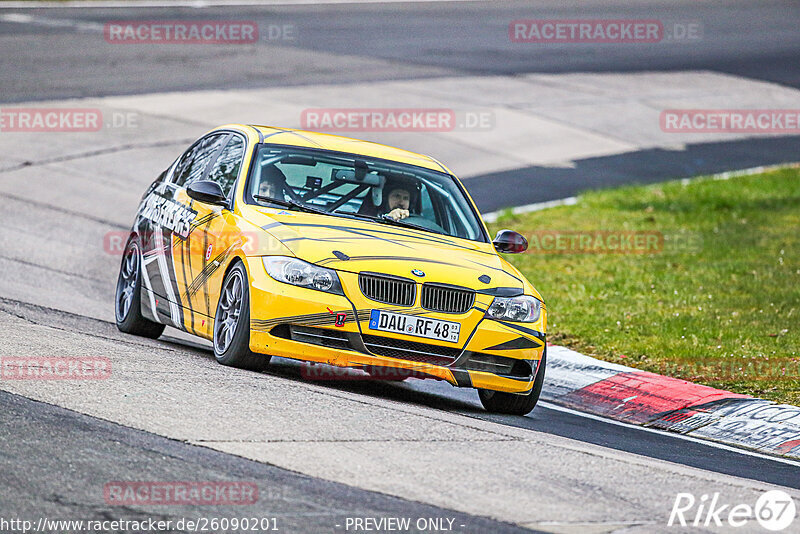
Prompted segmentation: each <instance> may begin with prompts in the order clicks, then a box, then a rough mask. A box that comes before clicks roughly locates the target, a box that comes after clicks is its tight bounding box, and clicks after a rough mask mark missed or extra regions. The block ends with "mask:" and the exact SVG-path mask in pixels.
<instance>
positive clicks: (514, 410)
mask: <svg viewBox="0 0 800 534" xmlns="http://www.w3.org/2000/svg"><path fill="white" fill-rule="evenodd" d="M546 367H547V347H545V349H544V353H542V361H541V363H540V364H539V368H538V370H537V371H536V378H535V379H534V381H533V388H531V392H530V393H528V394H527V395H517V394H515V393H504V392H502V391H491V390H489V389H479V390H478V397H480V399H481V404H483V407H484V408H486V410H487V411H489V412H493V413H504V414H509V415H527V414H529V413H531V411H533V409H534V407H535V406H536V403H537V402H539V395H541V393H542V385H544V370H545V368H546Z"/></svg>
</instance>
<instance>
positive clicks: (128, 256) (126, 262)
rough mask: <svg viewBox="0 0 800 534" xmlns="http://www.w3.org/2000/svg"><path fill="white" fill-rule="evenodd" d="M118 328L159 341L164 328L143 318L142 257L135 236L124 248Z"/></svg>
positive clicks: (116, 308) (117, 305) (117, 296)
mask: <svg viewBox="0 0 800 534" xmlns="http://www.w3.org/2000/svg"><path fill="white" fill-rule="evenodd" d="M114 316H115V318H116V322H117V328H119V330H120V331H121V332H125V333H126V334H133V335H134V336H142V337H149V338H152V339H156V338H157V337H158V336H160V335H161V334H162V333H163V332H164V326H165V325H163V324H160V323H155V322H153V321H151V320H149V319H145V317H144V316H143V315H142V254H141V249H140V248H139V241H138V240H137V239H136V236H131V237H130V239H128V243H127V244H126V245H125V253H124V254H123V255H122V263H121V264H120V266H119V276H118V277H117V290H116V292H115V298H114Z"/></svg>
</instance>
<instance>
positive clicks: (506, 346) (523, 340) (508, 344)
mask: <svg viewBox="0 0 800 534" xmlns="http://www.w3.org/2000/svg"><path fill="white" fill-rule="evenodd" d="M541 346H542V344H541V343H540V342H539V341H538V340H534V339H530V338H527V337H518V338H515V339H512V340H510V341H505V342H503V343H499V344H497V345H492V346H491V347H486V348H485V349H483V350H520V349H538V348H539V347H541Z"/></svg>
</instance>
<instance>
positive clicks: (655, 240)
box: [525, 230, 703, 254]
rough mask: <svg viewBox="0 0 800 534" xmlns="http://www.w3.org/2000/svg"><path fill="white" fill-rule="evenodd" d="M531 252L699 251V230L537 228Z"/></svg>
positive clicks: (531, 237) (530, 236) (531, 238)
mask: <svg viewBox="0 0 800 534" xmlns="http://www.w3.org/2000/svg"><path fill="white" fill-rule="evenodd" d="M525 237H526V238H527V240H528V250H527V253H528V254H659V253H662V252H687V253H695V252H699V251H700V249H701V248H702V243H703V239H702V236H701V235H700V234H698V233H693V232H689V233H662V232H660V231H657V230H537V231H534V232H530V233H526V234H525Z"/></svg>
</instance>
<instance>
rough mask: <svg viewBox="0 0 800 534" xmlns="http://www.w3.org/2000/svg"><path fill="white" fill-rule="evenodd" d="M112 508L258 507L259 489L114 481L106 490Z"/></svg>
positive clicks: (205, 483) (203, 483) (233, 484)
mask: <svg viewBox="0 0 800 534" xmlns="http://www.w3.org/2000/svg"><path fill="white" fill-rule="evenodd" d="M103 496H104V498H105V501H106V504H110V505H112V506H141V505H191V506H212V505H214V506H219V505H223V506H233V505H245V504H255V503H256V502H257V501H258V485H257V484H256V483H255V482H238V481H200V482H197V481H169V482H163V481H113V482H109V483H107V484H106V485H105V486H104V487H103Z"/></svg>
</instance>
